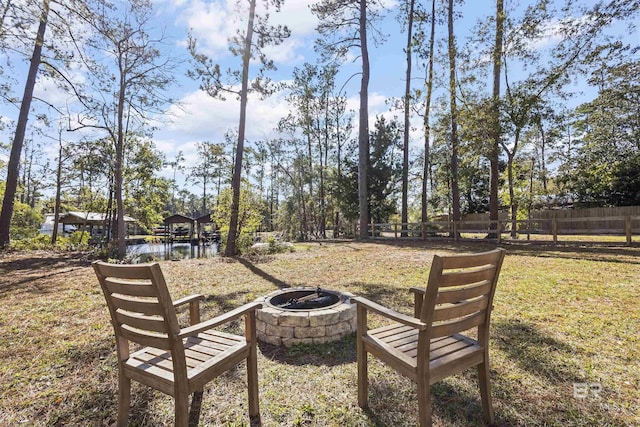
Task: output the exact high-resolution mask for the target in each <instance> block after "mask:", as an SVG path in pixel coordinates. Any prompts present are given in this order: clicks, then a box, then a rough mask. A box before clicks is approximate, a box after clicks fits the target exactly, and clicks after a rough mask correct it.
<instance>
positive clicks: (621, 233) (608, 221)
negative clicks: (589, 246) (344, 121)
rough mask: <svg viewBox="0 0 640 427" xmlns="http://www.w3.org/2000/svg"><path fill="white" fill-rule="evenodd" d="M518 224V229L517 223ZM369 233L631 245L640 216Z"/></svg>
mask: <svg viewBox="0 0 640 427" xmlns="http://www.w3.org/2000/svg"><path fill="white" fill-rule="evenodd" d="M514 223H515V229H513V228H512V227H513V224H514ZM577 226H578V227H579V228H578V227H577ZM368 233H369V236H371V237H372V238H374V239H407V238H408V239H429V238H435V237H447V238H453V239H455V240H464V239H478V238H483V239H487V238H489V239H494V240H497V241H498V243H500V242H501V241H502V240H518V241H549V242H553V244H557V243H558V241H560V240H561V241H565V242H571V241H577V242H585V241H588V242H616V241H617V240H616V239H615V238H616V237H617V238H618V240H620V242H623V243H626V244H627V245H629V246H631V245H632V244H633V243H634V237H636V238H637V237H640V215H624V216H609V217H589V218H585V217H582V218H538V219H526V220H516V221H515V222H514V221H512V220H508V219H501V220H498V221H489V220H463V221H430V222H413V223H383V224H375V223H371V224H369V226H368Z"/></svg>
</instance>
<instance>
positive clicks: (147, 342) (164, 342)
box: [118, 325, 172, 350]
mask: <svg viewBox="0 0 640 427" xmlns="http://www.w3.org/2000/svg"><path fill="white" fill-rule="evenodd" d="M118 335H119V336H121V337H122V338H125V339H127V340H129V341H132V342H135V343H137V344H140V345H141V346H143V347H154V348H159V349H160V350H171V349H172V345H171V343H170V342H169V339H168V338H167V336H166V335H162V334H154V333H151V332H144V333H143V332H141V331H139V330H137V329H133V328H131V327H129V326H127V325H123V326H122V327H120V328H119V333H118Z"/></svg>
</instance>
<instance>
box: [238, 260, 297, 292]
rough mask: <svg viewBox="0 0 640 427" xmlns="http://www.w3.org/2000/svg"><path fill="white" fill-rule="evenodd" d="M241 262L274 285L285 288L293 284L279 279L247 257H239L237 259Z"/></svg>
mask: <svg viewBox="0 0 640 427" xmlns="http://www.w3.org/2000/svg"><path fill="white" fill-rule="evenodd" d="M236 260H237V261H238V262H239V263H240V264H242V265H243V266H245V267H246V268H247V269H248V270H249V271H251V272H252V273H253V274H255V275H257V276H260V277H262V278H263V279H264V280H266V281H267V282H270V283H273V284H274V285H276V286H277V287H278V288H280V289H283V288H290V287H291V285H290V284H289V283H287V282H285V281H282V280H280V279H278V278H277V277H275V276H272V275H271V274H269V273H267V272H266V271H264V270H262V269H260V268H258V267H256V265H255V264H254V263H252V262H251V261H250V260H248V259H245V258H237V259H236Z"/></svg>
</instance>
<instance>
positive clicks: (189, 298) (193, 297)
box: [173, 294, 204, 308]
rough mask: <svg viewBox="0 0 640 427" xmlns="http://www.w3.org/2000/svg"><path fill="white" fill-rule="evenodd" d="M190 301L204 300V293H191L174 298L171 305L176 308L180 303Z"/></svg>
mask: <svg viewBox="0 0 640 427" xmlns="http://www.w3.org/2000/svg"><path fill="white" fill-rule="evenodd" d="M191 301H204V295H201V294H193V295H189V296H187V297H184V298H180V299H179V300H175V301H174V302H173V306H174V307H176V308H178V307H180V306H181V305H184V304H186V303H188V302H191Z"/></svg>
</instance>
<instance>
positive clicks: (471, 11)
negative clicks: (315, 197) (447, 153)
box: [0, 0, 640, 178]
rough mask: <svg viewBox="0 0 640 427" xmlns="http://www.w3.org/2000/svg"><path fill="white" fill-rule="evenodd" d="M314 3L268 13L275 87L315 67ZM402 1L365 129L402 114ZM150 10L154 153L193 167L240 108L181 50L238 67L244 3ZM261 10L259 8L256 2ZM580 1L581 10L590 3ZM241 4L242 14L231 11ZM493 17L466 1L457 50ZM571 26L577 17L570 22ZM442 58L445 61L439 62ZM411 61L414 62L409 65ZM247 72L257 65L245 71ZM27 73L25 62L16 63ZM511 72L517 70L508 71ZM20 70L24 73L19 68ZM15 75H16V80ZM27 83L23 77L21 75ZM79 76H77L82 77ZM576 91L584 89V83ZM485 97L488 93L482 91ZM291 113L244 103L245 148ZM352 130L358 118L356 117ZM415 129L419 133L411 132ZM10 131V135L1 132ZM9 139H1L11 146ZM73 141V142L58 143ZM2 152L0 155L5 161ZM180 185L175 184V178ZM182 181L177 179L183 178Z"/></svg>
mask: <svg viewBox="0 0 640 427" xmlns="http://www.w3.org/2000/svg"><path fill="white" fill-rule="evenodd" d="M315 1H316V0H286V1H285V2H284V5H283V7H282V10H281V11H280V12H279V13H274V12H273V11H271V12H272V13H271V22H272V23H274V24H284V25H287V26H288V28H289V29H290V30H291V37H290V38H289V39H287V40H286V41H285V42H284V43H283V44H282V45H281V46H278V47H276V48H271V49H269V50H268V55H269V57H270V58H271V59H273V60H274V62H275V65H276V66H277V68H278V70H277V71H275V72H272V73H270V74H269V76H270V77H271V78H272V79H273V80H274V81H288V80H290V79H291V76H292V71H293V69H294V67H301V66H302V65H303V64H304V63H305V62H309V63H312V64H313V63H316V61H317V54H316V53H315V51H314V41H315V39H316V37H317V33H316V27H317V25H318V20H317V18H316V17H315V16H314V15H313V14H312V13H311V10H310V5H311V4H312V3H314V2H315ZM400 1H401V0H383V3H384V6H385V7H386V17H385V18H384V19H383V20H382V21H381V22H379V23H378V24H377V25H376V26H377V28H379V30H380V32H381V33H382V34H385V35H386V37H385V41H383V42H381V43H378V44H375V43H371V44H370V61H371V81H370V85H369V123H370V129H373V123H374V122H375V117H376V116H377V115H385V116H387V117H393V116H401V115H402V112H401V111H391V109H390V107H389V105H388V103H387V100H388V99H389V98H391V97H401V96H402V95H403V92H404V86H405V68H406V63H405V54H404V52H403V47H404V45H405V43H406V34H405V33H404V32H402V31H401V26H400V24H399V23H398V20H397V15H398V6H399V2H400ZM152 2H153V6H154V13H155V15H154V19H153V24H154V26H156V29H158V30H160V29H166V31H167V34H168V36H169V43H168V46H167V48H166V49H167V53H168V54H170V55H172V56H173V57H175V58H176V59H178V61H179V62H180V64H181V66H180V67H179V68H178V69H177V70H176V72H175V76H176V79H177V84H176V85H175V86H174V87H172V88H171V90H170V95H171V97H172V98H174V99H176V100H177V101H178V102H177V103H176V104H175V105H170V106H167V110H166V112H167V114H166V115H165V116H162V117H158V122H157V125H158V129H157V130H156V131H155V133H154V138H153V140H154V143H155V145H156V148H157V149H158V150H160V151H161V152H163V153H164V155H165V157H166V160H167V161H171V160H173V159H174V158H175V156H176V154H177V153H178V152H179V151H181V152H182V153H183V154H184V156H185V158H186V162H185V163H186V165H187V166H189V165H193V164H194V163H195V162H196V160H197V154H196V143H197V142H200V141H210V142H214V143H218V142H223V141H224V135H225V133H226V132H227V131H230V130H234V129H237V126H238V116H239V102H238V101H237V100H236V99H234V98H232V97H229V98H228V99H227V100H226V101H221V100H217V99H213V98H211V97H210V96H208V95H207V94H206V93H204V92H203V91H201V90H200V89H199V83H198V82H196V81H193V80H191V79H189V78H188V77H187V76H186V71H187V69H188V67H189V66H190V61H189V60H190V57H189V54H188V52H187V49H186V45H187V34H188V32H189V31H191V33H192V34H193V36H194V37H195V38H196V39H197V40H198V46H199V50H200V51H201V52H202V53H205V54H207V55H208V56H209V57H210V58H211V59H212V60H214V61H215V62H218V63H220V65H221V68H222V69H226V68H228V67H231V68H234V69H237V68H239V67H240V59H239V58H237V57H234V56H233V55H232V54H231V53H230V52H229V50H228V46H229V42H228V40H229V38H230V37H232V36H233V35H234V33H235V32H236V30H237V29H239V28H243V25H245V24H243V21H242V19H243V18H244V17H245V15H246V12H247V11H246V9H242V8H246V4H247V2H246V0H240V1H238V0H208V1H204V0H152ZM259 3H260V1H259ZM590 3H591V2H590V1H589V0H585V4H590ZM236 4H240V5H241V9H238V8H237V7H236ZM509 4H516V5H519V6H518V7H520V8H522V7H524V6H526V5H527V2H519V1H515V2H513V1H511V2H510V1H507V5H509ZM492 13H493V2H489V1H486V0H485V1H479V0H467V2H466V3H465V5H464V6H463V7H461V8H460V16H459V17H458V18H457V20H456V23H455V25H454V31H455V33H456V37H457V38H458V39H457V42H458V45H462V44H464V43H465V42H466V40H467V39H468V38H470V37H473V36H474V31H473V26H474V25H475V24H476V23H477V22H478V21H483V20H485V19H486V15H490V14H492ZM575 18H576V19H578V18H579V17H575ZM553 25H554V23H553V22H550V23H549V31H548V34H547V35H546V36H545V37H544V38H542V39H541V40H539V41H537V43H539V46H538V47H539V48H540V49H544V48H545V47H548V46H551V45H552V44H553V42H554V38H555V37H556V35H554V32H553ZM445 31H446V25H442V24H441V25H440V26H439V27H438V35H439V36H440V38H441V39H442V35H443V34H444V32H445ZM614 32H617V33H619V34H624V38H625V39H626V40H627V41H629V42H630V43H634V44H636V45H639V44H640V33H639V32H638V30H635V31H633V32H630V33H625V29H624V28H622V27H620V28H616V29H614ZM440 59H445V58H442V57H441V58H440ZM414 61H415V60H414ZM252 65H253V66H254V67H255V66H256V64H252ZM23 66H25V67H26V63H25V64H23ZM358 66H359V61H358V59H357V58H356V56H355V54H354V56H353V60H352V61H350V62H347V63H346V64H345V66H344V67H343V70H342V71H341V73H340V75H339V76H338V78H337V86H338V87H340V86H343V85H344V86H343V90H344V93H345V94H346V96H347V98H348V108H350V109H352V110H354V111H355V112H356V113H357V111H358V105H359V85H360V79H359V78H358V77H357V76H356V77H355V78H351V79H349V77H350V76H351V75H352V74H353V73H354V72H357V71H358ZM515 68H517V67H515ZM25 69H26V68H25ZM512 72H513V76H514V77H513V78H515V79H517V75H518V70H517V69H515V70H512ZM16 75H17V76H19V75H20V73H17V74H16ZM24 75H25V76H26V72H25V73H24ZM422 76H423V71H421V70H415V71H414V78H416V81H417V82H418V83H421V79H422ZM81 77H82V76H79V78H81ZM16 79H17V85H16V88H21V87H22V85H23V84H24V82H23V81H22V80H21V78H20V77H16ZM578 85H579V87H581V88H585V86H584V84H583V83H580V82H579V83H578ZM487 88H488V89H487V90H489V91H490V87H489V85H487ZM36 96H37V97H40V98H43V99H47V100H49V101H51V102H53V101H55V99H56V96H58V97H63V96H64V95H63V94H60V93H59V91H57V89H56V88H55V87H53V84H52V83H51V82H46V81H43V80H40V81H39V84H38V86H37V88H36ZM589 97H593V92H592V91H589V90H586V91H584V93H582V94H580V95H579V96H577V97H576V99H574V100H573V101H569V102H570V103H574V104H576V103H577V102H580V100H582V99H588V98H589ZM289 110H290V107H289V105H288V104H287V102H286V99H285V93H284V92H277V93H275V94H274V95H272V96H271V97H269V98H267V99H264V100H260V99H258V98H257V96H254V95H251V96H250V97H249V103H248V110H247V128H246V132H247V133H246V137H247V140H248V142H249V145H251V143H252V142H253V141H256V140H259V139H264V138H268V137H271V136H275V131H274V128H275V126H276V124H277V123H278V121H279V120H280V119H281V118H282V117H284V116H286V115H287V113H288V112H289ZM0 115H2V116H3V117H2V120H3V121H5V122H9V121H10V120H16V119H17V111H16V109H15V108H7V107H6V105H5V106H3V107H0ZM355 120H356V122H355V123H357V116H356V117H355ZM417 127H418V128H419V126H417ZM8 129H10V128H8ZM10 136H11V135H5V136H4V137H3V139H5V140H6V141H9V140H10ZM65 137H68V138H74V136H72V135H68V136H65ZM421 138H422V136H421V134H420V132H419V131H418V130H414V131H412V140H413V143H414V144H416V145H417V144H419V141H420V140H421ZM44 145H45V146H47V147H48V148H46V151H47V155H48V156H49V157H50V158H54V157H55V156H56V154H57V153H56V152H55V147H54V145H53V144H49V145H47V143H46V141H45V142H44ZM6 154H7V153H0V156H2V157H3V158H5V159H6V157H7V155H6ZM162 173H163V175H164V176H167V177H170V176H171V175H172V172H171V171H170V170H169V167H166V168H165V169H164V171H163V172H162ZM179 178H181V177H179ZM182 178H184V177H182Z"/></svg>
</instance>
